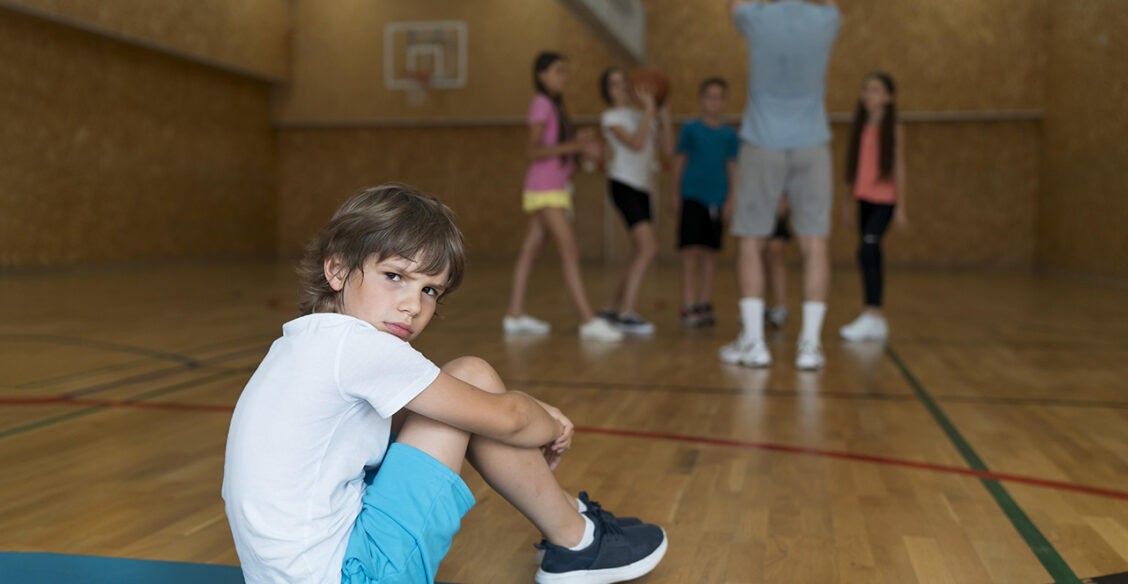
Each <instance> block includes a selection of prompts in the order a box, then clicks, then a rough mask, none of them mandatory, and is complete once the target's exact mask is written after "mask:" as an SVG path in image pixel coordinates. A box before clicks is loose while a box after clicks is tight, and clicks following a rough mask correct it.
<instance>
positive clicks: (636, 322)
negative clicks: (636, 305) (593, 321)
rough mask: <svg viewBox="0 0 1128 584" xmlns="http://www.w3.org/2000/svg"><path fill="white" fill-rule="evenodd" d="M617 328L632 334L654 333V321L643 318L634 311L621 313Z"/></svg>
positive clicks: (616, 324) (616, 323)
mask: <svg viewBox="0 0 1128 584" xmlns="http://www.w3.org/2000/svg"><path fill="white" fill-rule="evenodd" d="M615 328H617V329H619V330H621V331H623V332H625V333H630V334H632V335H651V334H654V323H652V322H647V321H645V320H643V319H642V317H641V316H639V315H637V314H635V313H633V312H632V313H630V314H621V315H619V320H618V321H617V322H615Z"/></svg>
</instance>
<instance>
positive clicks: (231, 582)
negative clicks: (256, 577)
mask: <svg viewBox="0 0 1128 584" xmlns="http://www.w3.org/2000/svg"><path fill="white" fill-rule="evenodd" d="M0 574H2V575H3V577H0V580H2V581H3V582H4V584H64V583H66V584H72V583H73V584H134V583H137V584H141V583H148V582H152V583H158V582H159V583H161V584H199V583H200V582H207V584H243V572H242V571H241V570H239V567H238V566H214V565H210V564H189V563H186V562H157V561H153V560H131V559H128V558H103V557H98V556H72V555H69V554H47V553H20V552H0Z"/></svg>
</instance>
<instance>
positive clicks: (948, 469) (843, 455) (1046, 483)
mask: <svg viewBox="0 0 1128 584" xmlns="http://www.w3.org/2000/svg"><path fill="white" fill-rule="evenodd" d="M576 431H577V432H582V433H585V434H605V435H609V436H623V437H629V438H647V439H651V440H654V439H657V440H671V441H675V442H687V443H690V444H707V445H710V446H728V447H732V448H744V449H748V450H768V451H771V452H786V453H788V454H802V455H806V456H819V457H823V458H834V459H838V460H854V461H859V462H872V463H875V464H884V465H887V466H900V467H905V468H915V469H920V470H930V471H934V472H942V473H949V474H958V475H965V476H973V477H977V478H980V479H988V480H996V481H1006V482H1011V483H1019V484H1025V485H1033V486H1036V487H1045V488H1047V489H1056V490H1059V491H1072V492H1075V493H1084V494H1086V495H1096V496H1098V497H1109V498H1111V499H1121V500H1125V501H1128V491H1117V490H1113V489H1103V488H1100V487H1089V486H1085V485H1077V484H1073V483H1066V482H1062V481H1052V480H1048V479H1039V478H1035V477H1028V476H1023V475H1016V474H1008V473H1001V472H991V471H980V470H975V469H970V468H965V467H960V466H948V465H944V464H932V463H928V462H917V461H915V460H905V459H900V458H889V457H887V456H874V455H871V454H855V453H852V452H841V451H837V450H820V449H818V448H804V447H802V446H788V445H786V444H772V443H770V442H748V441H744V440H730V439H727V438H709V437H704V436H689V435H685V434H670V433H666V432H640V431H635V430H617V429H614V428H587V427H579V426H577V427H576Z"/></svg>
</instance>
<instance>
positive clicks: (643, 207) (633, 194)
mask: <svg viewBox="0 0 1128 584" xmlns="http://www.w3.org/2000/svg"><path fill="white" fill-rule="evenodd" d="M607 185H608V188H609V189H610V191H611V200H612V201H614V202H615V207H617V208H618V209H619V212H620V213H622V214H623V221H625V222H626V223H627V229H630V228H632V227H634V226H635V225H636V224H638V223H642V222H643V221H650V193H648V192H646V191H640V190H638V189H636V188H634V187H632V186H630V185H628V184H624V183H621V182H619V181H617V180H609V181H607Z"/></svg>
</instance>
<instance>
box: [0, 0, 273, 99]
mask: <svg viewBox="0 0 1128 584" xmlns="http://www.w3.org/2000/svg"><path fill="white" fill-rule="evenodd" d="M5 6H7V7H9V8H11V9H13V10H17V11H23V12H27V13H30V14H34V15H39V16H42V17H44V18H47V19H51V20H55V21H58V22H61V23H63V24H68V25H72V26H76V27H78V28H84V29H87V30H91V31H92V32H95V33H100V34H105V35H108V36H112V37H116V38H120V39H123V40H126V41H129V42H135V43H139V44H142V45H145V46H149V47H154V48H159V49H162V50H166V51H169V52H172V53H174V54H177V55H182V56H188V57H193V58H195V59H198V60H201V61H203V62H205V63H209V64H216V65H221V66H226V67H229V68H233V69H236V70H240V71H245V72H248V73H251V74H255V75H258V76H261V77H266V78H274V79H279V80H282V79H285V78H287V77H288V76H289V61H290V55H289V35H290V8H289V2H288V0H237V1H231V0H160V1H159V2H154V1H153V0H112V1H110V2H98V1H91V0H0V8H2V7H5Z"/></svg>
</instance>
